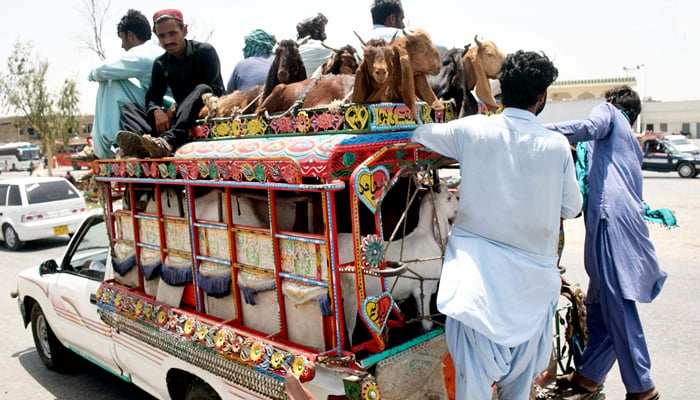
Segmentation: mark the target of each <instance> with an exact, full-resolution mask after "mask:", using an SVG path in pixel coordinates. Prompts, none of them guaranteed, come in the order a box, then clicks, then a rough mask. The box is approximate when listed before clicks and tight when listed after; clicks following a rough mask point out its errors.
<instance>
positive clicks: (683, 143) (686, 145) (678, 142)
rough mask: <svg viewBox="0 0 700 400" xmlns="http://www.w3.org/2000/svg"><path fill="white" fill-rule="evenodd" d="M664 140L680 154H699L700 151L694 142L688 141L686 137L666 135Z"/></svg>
mask: <svg viewBox="0 0 700 400" xmlns="http://www.w3.org/2000/svg"><path fill="white" fill-rule="evenodd" d="M664 140H666V141H667V142H669V143H671V144H672V145H673V147H674V148H675V150H676V151H677V152H679V153H690V154H698V153H700V149H698V146H696V145H695V144H694V143H693V142H691V141H690V140H688V138H687V137H686V136H685V135H665V136H664Z"/></svg>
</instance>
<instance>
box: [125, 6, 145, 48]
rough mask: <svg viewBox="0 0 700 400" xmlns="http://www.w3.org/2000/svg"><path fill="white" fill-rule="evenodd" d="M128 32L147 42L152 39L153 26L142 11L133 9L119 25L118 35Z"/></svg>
mask: <svg viewBox="0 0 700 400" xmlns="http://www.w3.org/2000/svg"><path fill="white" fill-rule="evenodd" d="M127 32H133V33H134V35H136V37H137V38H139V40H141V41H144V42H145V41H147V40H149V39H150V38H151V24H149V23H148V18H146V16H145V15H143V14H142V13H141V11H138V10H134V9H133V8H132V9H129V11H127V12H126V15H124V16H123V17H122V19H121V20H120V21H119V23H118V24H117V35H118V34H120V33H127Z"/></svg>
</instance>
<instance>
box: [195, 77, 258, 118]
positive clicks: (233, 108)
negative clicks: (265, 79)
mask: <svg viewBox="0 0 700 400" xmlns="http://www.w3.org/2000/svg"><path fill="white" fill-rule="evenodd" d="M262 90H263V85H256V86H253V87H250V88H248V89H245V90H234V91H233V92H231V93H229V94H226V95H223V96H221V97H217V96H214V95H213V94H211V93H205V94H203V95H202V100H203V101H204V107H202V109H201V110H200V111H199V118H207V119H208V118H226V117H235V116H238V115H243V114H252V113H253V112H255V109H256V107H257V105H258V103H259V100H260V97H261V96H262Z"/></svg>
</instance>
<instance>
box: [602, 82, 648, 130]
mask: <svg viewBox="0 0 700 400" xmlns="http://www.w3.org/2000/svg"><path fill="white" fill-rule="evenodd" d="M605 101H607V102H608V103H610V104H612V105H614V106H615V107H617V108H618V109H619V110H620V111H622V112H623V113H625V115H626V116H627V119H628V120H629V121H630V125H634V122H635V121H636V120H637V117H638V116H639V113H640V112H641V111H642V101H641V100H640V99H639V95H638V94H637V92H635V91H634V90H632V88H631V87H629V86H627V85H622V86H617V87H614V88H612V89H610V90H608V91H607V92H605Z"/></svg>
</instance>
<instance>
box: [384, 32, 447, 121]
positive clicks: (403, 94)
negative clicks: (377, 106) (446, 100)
mask: <svg viewBox="0 0 700 400" xmlns="http://www.w3.org/2000/svg"><path fill="white" fill-rule="evenodd" d="M391 47H392V48H393V49H394V66H395V67H396V68H397V73H394V74H393V82H392V86H393V88H394V93H393V99H392V101H402V102H403V103H405V104H406V106H408V108H409V109H410V110H411V117H412V118H413V119H415V120H418V114H417V112H416V107H415V104H416V95H418V97H419V98H420V99H421V100H423V101H424V102H426V103H428V104H429V105H430V107H431V108H432V109H433V110H436V111H438V110H443V109H444V108H445V106H444V105H443V104H442V103H441V102H440V100H438V98H437V96H435V92H433V89H432V88H431V87H430V83H429V82H428V78H427V75H436V74H438V73H439V72H440V64H441V61H440V53H439V52H438V49H437V48H436V47H435V45H434V44H433V42H432V41H431V40H430V35H428V32H426V31H424V30H422V29H417V30H415V31H414V32H413V33H409V32H407V31H404V36H402V37H400V38H398V39H396V40H395V41H394V42H393V43H392V45H391Z"/></svg>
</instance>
